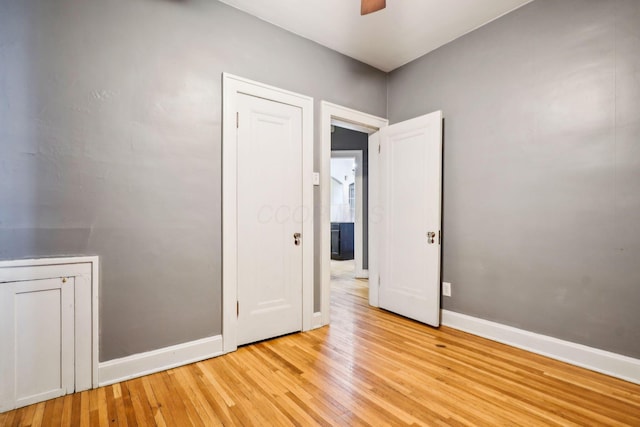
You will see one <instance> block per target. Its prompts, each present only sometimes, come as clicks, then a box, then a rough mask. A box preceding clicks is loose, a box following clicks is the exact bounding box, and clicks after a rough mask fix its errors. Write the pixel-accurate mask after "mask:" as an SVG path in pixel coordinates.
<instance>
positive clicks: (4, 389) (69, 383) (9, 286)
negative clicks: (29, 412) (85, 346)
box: [0, 278, 74, 411]
mask: <svg viewBox="0 0 640 427" xmlns="http://www.w3.org/2000/svg"><path fill="white" fill-rule="evenodd" d="M0 343H1V348H0V374H1V375H0V378H2V383H1V384H0V411H3V410H9V409H12V408H18V407H21V406H26V405H30V404H32V403H35V402H40V401H43V400H47V399H51V398H54V397H58V396H62V395H65V394H67V393H72V392H73V391H74V279H73V278H68V279H62V278H55V279H43V280H31V281H24V282H10V283H0Z"/></svg>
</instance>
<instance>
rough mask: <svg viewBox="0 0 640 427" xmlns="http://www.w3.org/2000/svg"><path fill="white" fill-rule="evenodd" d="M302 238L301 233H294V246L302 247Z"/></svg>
mask: <svg viewBox="0 0 640 427" xmlns="http://www.w3.org/2000/svg"><path fill="white" fill-rule="evenodd" d="M301 237H302V234H300V233H293V244H294V245H296V246H299V245H300V238H301Z"/></svg>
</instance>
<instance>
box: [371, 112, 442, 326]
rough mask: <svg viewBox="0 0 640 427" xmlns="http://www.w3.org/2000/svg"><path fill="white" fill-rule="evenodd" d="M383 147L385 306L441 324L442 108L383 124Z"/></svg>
mask: <svg viewBox="0 0 640 427" xmlns="http://www.w3.org/2000/svg"><path fill="white" fill-rule="evenodd" d="M374 138H378V136H376V137H374ZM379 145H380V147H379V150H378V151H379V155H378V168H379V177H378V183H377V185H378V186H379V188H378V194H377V196H376V197H377V198H378V200H377V201H375V203H376V205H377V207H378V209H377V211H376V215H375V218H377V221H378V224H376V225H375V229H376V230H377V233H378V235H377V237H376V244H377V256H378V260H379V268H378V275H379V278H378V279H379V289H378V301H379V306H380V307H381V308H384V309H387V310H389V311H393V312H395V313H398V314H401V315H403V316H406V317H409V318H411V319H415V320H418V321H420V322H423V323H427V324H429V325H432V326H439V325H440V224H441V199H442V195H441V194H442V112H440V111H437V112H435V113H431V114H427V115H425V116H421V117H417V118H415V119H411V120H408V121H406V122H402V123H397V124H393V125H391V126H388V127H385V128H382V129H381V130H380V132H379Z"/></svg>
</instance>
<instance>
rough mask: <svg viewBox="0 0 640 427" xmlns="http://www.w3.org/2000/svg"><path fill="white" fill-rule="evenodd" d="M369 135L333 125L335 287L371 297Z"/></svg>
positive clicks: (333, 274)
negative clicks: (369, 286) (369, 278)
mask: <svg viewBox="0 0 640 427" xmlns="http://www.w3.org/2000/svg"><path fill="white" fill-rule="evenodd" d="M368 145H369V135H368V134H366V133H364V132H359V131H356V130H352V129H346V128H343V127H340V126H337V125H332V126H331V211H330V215H331V287H332V290H334V291H335V290H337V289H340V290H342V291H349V292H351V291H355V292H356V293H357V295H358V296H361V297H364V298H365V299H368V275H369V274H368V273H369V272H368V252H369V245H368V240H369V239H368Z"/></svg>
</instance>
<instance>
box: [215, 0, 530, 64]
mask: <svg viewBox="0 0 640 427" xmlns="http://www.w3.org/2000/svg"><path fill="white" fill-rule="evenodd" d="M221 1H222V2H223V3H226V4H228V5H230V6H233V7H235V8H237V9H240V10H243V11H245V12H247V13H249V14H251V15H254V16H257V17H258V18H260V19H262V20H264V21H267V22H270V23H272V24H275V25H277V26H279V27H282V28H284V29H286V30H288V31H291V32H293V33H295V34H298V35H300V36H302V37H305V38H307V39H310V40H313V41H315V42H316V43H319V44H321V45H324V46H326V47H328V48H330V49H333V50H336V51H338V52H341V53H343V54H345V55H347V56H350V57H352V58H355V59H358V60H360V61H362V62H365V63H367V64H369V65H372V66H374V67H376V68H379V69H380V70H383V71H391V70H393V69H395V68H397V67H400V66H401V65H404V64H406V63H407V62H411V61H413V60H414V59H416V58H418V57H420V56H422V55H424V54H426V53H428V52H430V51H432V50H434V49H436V48H438V47H440V46H442V45H444V44H446V43H448V42H450V41H451V40H454V39H456V38H458V37H460V36H462V35H464V34H466V33H468V32H469V31H472V30H474V29H476V28H478V27H480V26H482V25H484V24H486V23H488V22H490V21H492V20H494V19H496V18H498V17H500V16H502V15H504V14H505V13H508V12H510V11H512V10H514V9H517V8H518V7H520V6H522V5H524V4H526V3H529V1H531V0H387V8H386V9H384V10H382V11H380V12H376V13H372V14H370V15H366V16H360V0H221Z"/></svg>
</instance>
